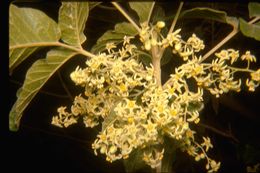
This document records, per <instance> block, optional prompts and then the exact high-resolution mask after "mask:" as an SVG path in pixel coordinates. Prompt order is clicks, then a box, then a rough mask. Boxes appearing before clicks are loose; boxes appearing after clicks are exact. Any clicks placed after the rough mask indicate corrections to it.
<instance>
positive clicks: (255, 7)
mask: <svg viewBox="0 0 260 173" xmlns="http://www.w3.org/2000/svg"><path fill="white" fill-rule="evenodd" d="M248 11H249V17H250V18H251V17H260V3H257V2H250V3H249V4H248Z"/></svg>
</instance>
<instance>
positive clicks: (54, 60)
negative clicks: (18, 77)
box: [9, 48, 77, 131]
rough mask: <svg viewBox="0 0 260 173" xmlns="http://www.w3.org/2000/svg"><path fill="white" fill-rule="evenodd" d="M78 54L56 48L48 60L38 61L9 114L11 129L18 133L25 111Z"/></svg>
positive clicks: (30, 71) (50, 52)
mask: <svg viewBox="0 0 260 173" xmlns="http://www.w3.org/2000/svg"><path fill="white" fill-rule="evenodd" d="M76 54H77V53H75V52H73V51H70V50H67V49H62V48H55V49H53V50H51V51H49V52H48V53H47V58H46V59H40V60H37V61H36V62H35V63H34V64H33V65H32V66H31V68H30V69H29V70H28V71H27V74H26V77H25V81H24V84H23V86H22V88H21V89H19V90H18V92H17V97H18V99H17V101H16V102H15V104H14V105H13V107H12V109H11V112H10V114H9V128H10V130H12V131H16V130H18V128H19V124H20V119H21V117H22V114H23V111H24V110H25V108H26V107H27V106H28V105H29V103H30V102H31V101H32V99H33V98H34V97H35V95H36V94H37V93H38V92H39V90H40V89H41V88H42V86H43V85H44V84H45V83H46V82H47V81H48V80H49V79H50V77H51V76H52V75H53V74H54V73H55V72H56V71H57V70H58V69H59V68H60V67H61V66H62V65H63V64H64V63H65V62H66V61H68V60H69V59H70V58H71V57H73V56H74V55H76Z"/></svg>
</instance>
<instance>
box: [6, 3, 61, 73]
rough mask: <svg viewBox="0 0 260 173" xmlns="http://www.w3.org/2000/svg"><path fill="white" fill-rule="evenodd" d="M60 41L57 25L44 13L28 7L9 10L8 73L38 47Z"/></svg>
mask: <svg viewBox="0 0 260 173" xmlns="http://www.w3.org/2000/svg"><path fill="white" fill-rule="evenodd" d="M59 39H60V30H59V28H58V25H57V23H56V22H55V21H54V20H53V19H51V18H50V17H49V16H47V15H46V14H45V13H44V12H42V11H40V10H37V9H32V8H28V7H17V6H15V5H13V4H11V5H10V8H9V70H10V73H12V71H13V70H14V69H15V68H16V67H17V66H18V65H19V64H20V63H22V62H23V61H24V60H26V58H28V57H29V56H30V55H31V54H32V53H33V52H35V51H36V50H37V49H38V48H39V47H42V46H49V44H52V43H54V42H57V41H58V40H59Z"/></svg>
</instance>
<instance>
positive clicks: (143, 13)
mask: <svg viewBox="0 0 260 173" xmlns="http://www.w3.org/2000/svg"><path fill="white" fill-rule="evenodd" d="M129 5H130V7H131V8H132V9H133V10H134V11H135V12H136V13H137V15H138V17H139V22H140V23H143V22H145V21H147V20H148V17H149V14H150V11H151V10H152V9H151V8H152V7H153V2H129Z"/></svg>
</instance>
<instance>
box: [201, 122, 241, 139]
mask: <svg viewBox="0 0 260 173" xmlns="http://www.w3.org/2000/svg"><path fill="white" fill-rule="evenodd" d="M198 126H201V127H204V128H206V129H209V130H211V131H213V132H215V133H217V134H219V135H221V136H224V137H226V138H230V139H232V140H233V141H235V142H237V143H239V140H238V139H237V138H236V137H235V136H234V135H233V134H232V133H231V130H230V127H229V131H228V133H226V132H223V131H221V130H219V129H217V128H215V127H212V126H209V125H207V124H203V123H198Z"/></svg>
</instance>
